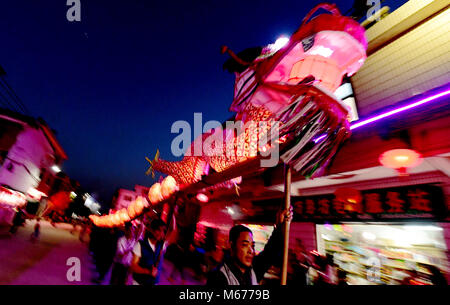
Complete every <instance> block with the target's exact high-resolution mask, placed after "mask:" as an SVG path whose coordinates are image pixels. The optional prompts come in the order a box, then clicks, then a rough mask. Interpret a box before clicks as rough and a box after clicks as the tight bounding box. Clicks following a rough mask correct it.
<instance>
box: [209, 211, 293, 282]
mask: <svg viewBox="0 0 450 305" xmlns="http://www.w3.org/2000/svg"><path fill="white" fill-rule="evenodd" d="M291 220H292V207H290V208H289V209H288V210H287V209H284V210H283V211H281V212H278V213H277V220H276V223H275V228H274V231H273V232H272V235H271V236H270V238H269V241H268V242H267V244H266V246H265V247H264V250H263V251H262V252H261V253H260V254H259V255H257V256H255V243H254V241H253V233H252V231H251V230H250V229H249V228H247V227H245V226H243V225H236V226H234V227H233V228H231V230H230V233H229V246H230V257H228V258H226V259H225V261H224V263H223V264H222V265H221V266H219V267H218V268H216V269H215V270H213V271H212V272H211V273H210V274H209V275H208V280H207V285H210V286H227V285H243V286H246V285H258V283H259V282H260V281H261V280H262V279H263V277H264V274H265V273H266V271H267V270H268V269H269V268H270V267H271V266H272V265H273V264H276V263H278V262H279V261H280V260H281V258H282V250H283V230H282V227H281V224H283V223H284V222H286V223H289V222H290V221H291Z"/></svg>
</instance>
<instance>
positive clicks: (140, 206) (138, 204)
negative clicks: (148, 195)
mask: <svg viewBox="0 0 450 305" xmlns="http://www.w3.org/2000/svg"><path fill="white" fill-rule="evenodd" d="M133 204H134V210H135V211H136V214H141V213H142V211H143V210H144V208H145V207H147V205H148V204H147V201H146V200H145V199H144V198H143V197H141V196H139V197H138V198H136V201H135V202H134V203H133Z"/></svg>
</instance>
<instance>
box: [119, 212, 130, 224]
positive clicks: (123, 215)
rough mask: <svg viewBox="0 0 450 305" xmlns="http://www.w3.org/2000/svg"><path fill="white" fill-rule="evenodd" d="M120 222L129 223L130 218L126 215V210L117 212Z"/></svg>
mask: <svg viewBox="0 0 450 305" xmlns="http://www.w3.org/2000/svg"><path fill="white" fill-rule="evenodd" d="M119 216H120V220H121V221H122V222H127V221H130V216H129V215H128V211H127V210H126V209H122V210H120V211H119Z"/></svg>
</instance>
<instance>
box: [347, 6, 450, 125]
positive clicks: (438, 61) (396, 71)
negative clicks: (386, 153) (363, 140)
mask: <svg viewBox="0 0 450 305" xmlns="http://www.w3.org/2000/svg"><path fill="white" fill-rule="evenodd" d="M411 10H413V8H411ZM397 14H398V13H397V12H396V11H395V12H393V13H392V14H391V16H390V17H395V16H396V15H397ZM388 17H389V16H388ZM388 17H386V18H385V19H386V20H385V19H382V20H381V21H380V22H379V24H377V25H379V26H380V27H383V26H384V25H385V26H386V27H389V26H390V24H389V23H388V21H389V20H388ZM399 17H403V18H406V16H399ZM449 26H450V9H447V10H445V11H443V12H441V13H440V14H438V15H437V16H435V17H434V18H432V19H430V20H428V21H426V22H424V23H423V24H420V25H419V26H418V27H416V28H414V29H413V30H411V31H410V32H408V33H406V34H405V35H403V36H401V37H400V38H398V39H397V40H395V41H393V42H392V43H390V44H389V45H387V46H385V47H384V48H382V49H380V50H378V51H377V52H375V53H374V54H372V55H371V56H369V57H368V58H367V60H366V62H365V63H364V65H363V66H362V68H361V69H360V70H359V71H358V72H357V73H356V74H355V75H354V76H353V77H352V83H353V89H354V91H355V95H356V100H357V104H358V110H359V114H360V116H362V117H364V116H367V115H369V114H370V113H372V112H374V111H376V110H378V109H381V108H384V107H386V106H389V105H393V104H395V103H397V102H400V101H403V100H405V99H407V98H410V97H412V96H415V95H418V94H422V93H425V92H427V91H429V90H431V89H434V88H437V87H440V86H444V85H446V84H447V83H448V82H449V79H450V44H449V41H450V31H449V30H448V29H449ZM374 27H375V26H374ZM371 31H372V28H370V29H369V30H368V31H367V32H368V34H369V33H371ZM368 36H369V35H368ZM372 36H374V35H372ZM369 44H370V43H369Z"/></svg>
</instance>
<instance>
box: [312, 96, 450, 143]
mask: <svg viewBox="0 0 450 305" xmlns="http://www.w3.org/2000/svg"><path fill="white" fill-rule="evenodd" d="M448 94H450V90H446V91H444V92H441V93H438V94H435V95H432V96H430V97H427V98H425V99H423V100H420V101H417V102H415V103H412V104H409V105H406V106H403V107H400V108H397V109H394V110H391V111H388V112H385V113H382V114H379V115H377V116H374V117H371V118H368V119H365V120H363V121H359V122H357V123H355V124H352V125H351V126H350V130H353V129H356V128H359V127H361V126H365V125H368V124H370V123H373V122H376V121H379V120H381V119H384V118H387V117H390V116H391V115H394V114H397V113H400V112H403V111H406V110H409V109H411V108H415V107H418V106H420V105H423V104H426V103H428V102H431V101H434V100H436V99H438V98H440V97H443V96H445V95H448ZM325 136H326V135H325V134H324V135H321V136H320V137H318V138H317V139H314V140H313V141H314V142H315V143H318V142H319V141H320V140H322V139H323V138H325Z"/></svg>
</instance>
